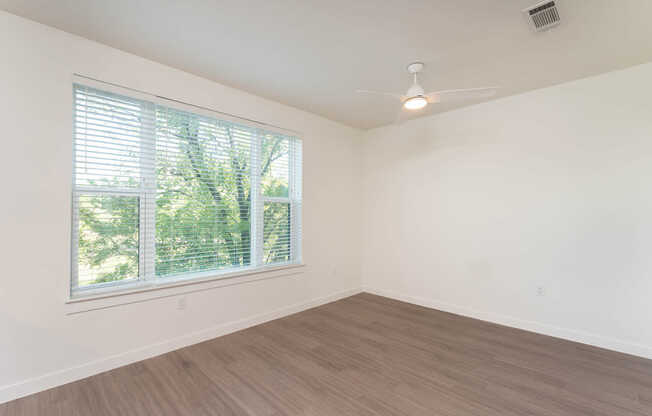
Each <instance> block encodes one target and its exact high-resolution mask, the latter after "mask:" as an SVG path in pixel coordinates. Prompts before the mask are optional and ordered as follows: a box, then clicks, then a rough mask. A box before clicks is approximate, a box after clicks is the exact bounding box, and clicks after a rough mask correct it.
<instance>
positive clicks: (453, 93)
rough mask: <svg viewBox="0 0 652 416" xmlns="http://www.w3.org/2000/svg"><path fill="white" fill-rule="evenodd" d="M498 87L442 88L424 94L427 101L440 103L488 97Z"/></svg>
mask: <svg viewBox="0 0 652 416" xmlns="http://www.w3.org/2000/svg"><path fill="white" fill-rule="evenodd" d="M498 88H499V87H480V88H465V89H459V90H443V91H435V92H431V93H428V94H426V97H427V98H428V102H429V103H431V104H433V103H441V102H448V101H460V100H472V99H477V98H488V97H491V96H493V95H495V94H496V92H497V91H498Z"/></svg>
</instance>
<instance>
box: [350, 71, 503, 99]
mask: <svg viewBox="0 0 652 416" xmlns="http://www.w3.org/2000/svg"><path fill="white" fill-rule="evenodd" d="M424 66H425V64H424V63H423V62H412V63H411V64H410V65H408V66H407V71H408V73H410V74H411V75H412V76H413V77H414V81H413V83H412V86H411V87H410V88H408V90H407V92H406V93H405V94H404V95H401V94H394V93H389V92H379V91H369V90H356V92H359V93H365V94H382V95H387V96H390V97H394V98H398V99H399V100H400V101H401V103H402V106H403V108H405V109H406V110H420V109H422V108H424V107H426V106H427V105H428V104H436V103H440V102H446V101H457V100H469V99H474V98H487V97H491V96H492V95H494V94H496V91H497V90H498V87H480V88H466V89H457V90H442V91H434V92H430V93H428V94H426V93H425V90H424V89H423V87H422V86H421V85H419V81H418V80H417V75H418V74H419V72H421V71H423V68H424Z"/></svg>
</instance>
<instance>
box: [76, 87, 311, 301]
mask: <svg viewBox="0 0 652 416" xmlns="http://www.w3.org/2000/svg"><path fill="white" fill-rule="evenodd" d="M204 113H205V112H204ZM204 113H202V114H199V112H194V111H188V110H187V109H184V110H182V109H180V108H179V107H178V106H174V107H172V106H166V105H161V103H160V102H155V101H154V100H152V101H148V100H143V99H135V98H130V97H128V96H125V95H120V94H115V93H113V92H107V91H102V90H99V89H95V88H91V87H89V86H84V85H78V84H75V85H74V169H73V176H74V179H73V195H72V197H73V221H72V224H73V233H72V236H73V241H72V270H73V272H72V294H73V295H82V294H83V293H88V292H89V291H92V292H95V290H111V289H112V288H113V289H115V288H125V287H130V286H141V285H148V284H156V283H160V282H165V281H170V280H171V279H191V278H200V277H206V276H213V275H219V274H224V273H229V272H238V271H246V270H256V269H260V268H264V267H269V266H278V265H286V264H295V263H299V262H300V261H301V252H300V248H301V141H300V140H299V139H298V138H296V137H293V136H290V135H287V134H280V133H278V132H274V131H270V130H269V129H265V128H261V127H259V126H256V125H253V124H248V123H245V122H242V123H238V122H233V121H230V120H222V119H220V118H219V117H217V116H215V117H210V116H207V115H206V114H204Z"/></svg>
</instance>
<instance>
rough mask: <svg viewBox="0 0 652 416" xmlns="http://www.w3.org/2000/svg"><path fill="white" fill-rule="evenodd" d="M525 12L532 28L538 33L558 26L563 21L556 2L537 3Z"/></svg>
mask: <svg viewBox="0 0 652 416" xmlns="http://www.w3.org/2000/svg"><path fill="white" fill-rule="evenodd" d="M523 12H524V13H525V14H526V15H527V18H528V19H529V21H530V23H531V24H532V27H533V28H534V30H536V31H537V32H540V31H542V30H546V29H550V28H551V27H554V26H557V25H558V24H559V22H560V21H561V19H560V18H559V9H557V5H556V4H555V2H554V1H544V2H541V3H537V4H535V5H534V6H532V7H528V8H527V9H525V10H523Z"/></svg>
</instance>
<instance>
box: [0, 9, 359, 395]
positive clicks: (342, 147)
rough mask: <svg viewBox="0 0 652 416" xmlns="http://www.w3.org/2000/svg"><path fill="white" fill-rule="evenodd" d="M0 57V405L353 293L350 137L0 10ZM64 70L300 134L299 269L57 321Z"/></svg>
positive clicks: (66, 111) (65, 184)
mask: <svg viewBox="0 0 652 416" xmlns="http://www.w3.org/2000/svg"><path fill="white" fill-rule="evenodd" d="M206 53H213V51H206ZM0 54H1V58H0V96H1V99H0V126H2V128H1V130H0V131H1V132H2V146H1V147H0V149H1V150H0V189H2V191H1V193H0V195H1V198H2V201H1V203H0V230H1V233H2V238H1V239H0V253H1V254H0V255H1V257H2V258H1V262H0V264H1V270H2V272H1V273H0V402H3V401H6V400H9V399H11V398H15V397H17V396H19V395H24V394H27V393H30V392H33V391H35V390H39V389H43V388H46V387H50V386H52V385H56V384H60V383H64V382H67V381H70V380H72V379H74V378H78V377H82V376H86V375H89V374H91V373H93V372H95V371H99V370H103V369H108V368H111V367H113V366H115V365H120V364H124V363H126V362H129V361H132V360H136V359H140V358H143V357H145V356H147V355H151V354H155V353H160V352H163V351H165V350H169V349H171V348H175V347H179V346H181V345H184V344H187V343H191V342H196V341H198V340H201V339H205V338H210V337H212V336H215V335H219V334H221V333H224V332H228V331H229V330H233V329H234V328H239V327H242V326H246V325H249V324H251V323H254V322H259V321H261V320H264V319H269V318H272V317H275V316H279V315H282V314H284V313H288V312H291V311H296V310H299V309H301V308H303V307H306V306H309V305H314V304H317V303H319V302H323V301H326V300H328V299H333V298H335V297H337V296H342V295H344V294H346V293H350V290H351V289H353V290H355V289H356V288H358V287H359V286H360V280H359V279H360V263H359V259H360V256H359V253H358V247H359V234H360V233H359V232H357V231H356V230H357V229H358V227H359V217H360V212H359V211H358V209H359V208H358V207H359V205H360V177H361V174H360V171H359V166H360V163H359V161H360V156H359V150H360V149H359V145H360V140H359V136H360V133H359V131H357V130H354V129H351V128H348V127H344V126H342V125H339V124H337V123H334V122H331V121H328V120H325V119H323V118H320V117H317V116H315V115H311V114H308V113H305V112H303V111H299V110H296V109H293V108H289V107H286V106H283V105H280V104H277V103H274V102H271V101H268V100H264V99H262V98H258V97H255V96H252V95H250V94H246V93H244V92H241V91H237V90H233V89H230V88H227V87H224V86H222V85H219V84H216V83H213V82H210V81H207V80H204V79H201V78H198V77H196V76H192V75H190V74H187V73H184V72H181V71H178V70H175V69H172V68H169V67H165V66H163V65H159V64H157V63H154V62H151V61H147V60H145V59H142V58H139V57H136V56H133V55H130V54H127V53H124V52H121V51H118V50H115V49H112V48H109V47H106V46H103V45H99V44H97V43H94V42H91V41H88V40H84V39H82V38H79V37H76V36H73V35H70V34H67V33H64V32H61V31H58V30H55V29H52V28H49V27H46V26H42V25H39V24H36V23H33V22H30V21H27V20H24V19H22V18H18V17H16V16H13V15H10V14H7V13H4V12H0ZM261 64H263V63H261ZM73 73H80V74H83V75H87V76H90V77H93V78H97V79H100V80H104V81H109V82H113V83H117V84H119V85H124V86H128V87H131V88H136V89H139V90H144V91H148V92H152V93H157V94H161V95H164V96H167V97H173V98H176V99H180V100H182V101H186V102H189V103H193V104H198V105H203V106H207V107H211V108H215V109H218V110H221V111H225V112H229V113H232V114H237V115H240V116H244V117H247V118H250V119H255V120H258V121H262V122H267V123H272V124H275V125H279V126H283V127H286V128H289V129H294V130H298V131H300V132H302V133H303V139H304V204H303V206H304V210H303V226H304V228H303V230H304V234H303V235H304V245H303V255H304V262H305V263H306V265H307V266H306V267H305V268H304V271H303V272H302V273H300V274H292V275H284V276H280V277H276V278H274V279H269V280H263V281H257V282H252V283H246V284H239V285H234V286H229V287H222V288H217V289H212V290H205V291H198V292H194V293H191V294H188V295H186V296H187V305H188V306H187V309H186V310H184V311H179V310H177V309H176V305H177V299H176V297H175V296H172V297H167V298H162V299H157V300H150V301H146V302H140V303H134V304H130V305H124V306H118V307H113V308H110V309H105V310H99V311H93V312H85V313H80V314H75V315H68V314H66V312H67V311H68V309H67V308H66V306H65V305H64V300H65V293H66V288H67V285H68V282H69V276H70V265H69V263H70V249H69V247H70V192H71V170H72V86H71V81H72V74H73ZM334 165H335V166H337V169H335V168H333V166H334ZM343 236H346V238H342V237H343Z"/></svg>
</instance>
